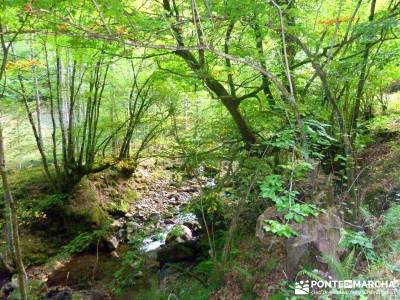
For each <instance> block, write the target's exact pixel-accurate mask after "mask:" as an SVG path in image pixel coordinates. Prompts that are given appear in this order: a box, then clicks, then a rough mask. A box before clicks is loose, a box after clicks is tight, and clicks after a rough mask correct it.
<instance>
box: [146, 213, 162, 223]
mask: <svg viewBox="0 0 400 300" xmlns="http://www.w3.org/2000/svg"><path fill="white" fill-rule="evenodd" d="M147 219H148V220H150V221H151V222H156V221H158V220H159V219H160V214H159V213H156V212H153V213H151V214H150V215H149V216H148V217H147Z"/></svg>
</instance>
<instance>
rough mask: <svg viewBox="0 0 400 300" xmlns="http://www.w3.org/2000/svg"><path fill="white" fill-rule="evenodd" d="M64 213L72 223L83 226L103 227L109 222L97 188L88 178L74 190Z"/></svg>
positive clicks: (84, 178)
mask: <svg viewBox="0 0 400 300" xmlns="http://www.w3.org/2000/svg"><path fill="white" fill-rule="evenodd" d="M64 213H65V214H66V216H67V217H68V218H69V219H70V222H73V221H75V222H76V223H77V224H79V225H82V226H88V225H89V226H92V227H101V226H102V225H104V224H105V223H106V222H108V220H109V215H108V213H107V212H106V211H105V210H104V209H103V208H102V205H101V200H100V196H99V195H98V192H97V190H96V187H95V186H94V184H93V183H92V182H91V181H90V180H89V179H88V178H87V177H86V176H85V177H83V178H82V179H81V181H80V182H79V183H78V184H77V185H76V186H75V187H74V189H73V190H72V192H71V194H70V197H69V198H68V204H67V205H66V206H65V209H64Z"/></svg>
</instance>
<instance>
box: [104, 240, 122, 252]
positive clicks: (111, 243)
mask: <svg viewBox="0 0 400 300" xmlns="http://www.w3.org/2000/svg"><path fill="white" fill-rule="evenodd" d="M104 242H105V243H106V247H107V249H108V250H109V251H114V250H115V249H117V248H118V246H119V242H118V239H117V238H116V237H115V236H111V237H108V238H106V239H105V241H104Z"/></svg>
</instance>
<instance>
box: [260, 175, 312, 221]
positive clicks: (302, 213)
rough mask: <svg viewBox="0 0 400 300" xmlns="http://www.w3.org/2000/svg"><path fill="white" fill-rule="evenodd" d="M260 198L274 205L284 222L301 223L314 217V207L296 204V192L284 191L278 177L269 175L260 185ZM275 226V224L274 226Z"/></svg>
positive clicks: (280, 179)
mask: <svg viewBox="0 0 400 300" xmlns="http://www.w3.org/2000/svg"><path fill="white" fill-rule="evenodd" d="M260 189H261V193H260V194H261V196H262V197H263V198H266V199H269V200H271V201H272V202H273V203H274V206H275V207H276V210H277V211H278V212H279V213H283V215H284V218H285V220H286V221H288V222H290V221H295V222H297V223H300V222H303V221H304V218H305V217H308V216H316V215H318V211H317V208H316V206H315V205H313V204H306V203H296V202H295V198H296V196H297V194H298V193H297V192H296V191H291V190H286V189H285V188H284V183H283V180H282V178H281V176H280V175H269V176H267V177H265V179H264V180H263V181H262V182H261V184H260ZM274 226H276V224H275V225H274Z"/></svg>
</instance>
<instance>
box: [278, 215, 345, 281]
mask: <svg viewBox="0 0 400 300" xmlns="http://www.w3.org/2000/svg"><path fill="white" fill-rule="evenodd" d="M292 227H293V228H294V229H295V230H296V231H297V233H298V236H296V237H293V238H290V239H288V240H287V241H286V252H287V260H286V271H287V274H288V275H289V277H290V278H294V276H295V275H296V274H297V272H298V271H299V270H300V269H301V268H303V267H304V266H306V265H308V266H309V265H313V264H314V265H315V264H321V261H318V258H319V257H321V256H330V257H333V258H336V259H339V257H340V256H341V255H342V254H343V253H344V249H342V248H341V247H340V246H339V241H340V238H341V229H342V228H344V224H343V221H342V220H341V218H340V217H339V216H338V215H337V211H336V209H335V208H330V209H328V210H327V211H326V212H325V213H320V214H319V216H318V217H310V218H308V219H307V220H306V221H305V222H303V223H296V224H292Z"/></svg>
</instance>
